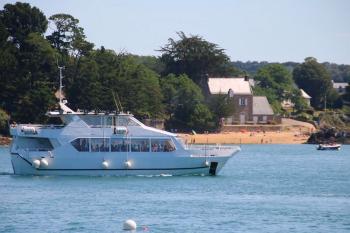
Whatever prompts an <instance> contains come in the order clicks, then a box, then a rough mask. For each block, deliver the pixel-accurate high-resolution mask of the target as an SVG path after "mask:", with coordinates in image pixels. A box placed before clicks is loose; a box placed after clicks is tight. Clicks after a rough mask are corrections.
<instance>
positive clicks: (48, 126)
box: [10, 124, 65, 129]
mask: <svg viewBox="0 0 350 233" xmlns="http://www.w3.org/2000/svg"><path fill="white" fill-rule="evenodd" d="M23 126H26V127H35V128H36V129H62V128H63V127H64V126H65V125H52V124H51V125H41V124H11V125H10V127H11V128H12V129H14V128H17V127H18V128H21V127H23Z"/></svg>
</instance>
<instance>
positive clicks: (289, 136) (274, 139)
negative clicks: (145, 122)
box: [180, 132, 309, 144]
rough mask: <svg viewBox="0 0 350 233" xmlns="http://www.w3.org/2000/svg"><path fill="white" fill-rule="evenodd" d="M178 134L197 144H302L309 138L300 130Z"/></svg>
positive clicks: (186, 140) (188, 141)
mask: <svg viewBox="0 0 350 233" xmlns="http://www.w3.org/2000/svg"><path fill="white" fill-rule="evenodd" d="M180 136H181V137H182V138H183V139H184V140H185V142H187V143H198V144H204V143H209V144H216V143H219V144H302V143H305V142H306V141H307V139H308V138H309V135H307V134H304V133H300V132H265V133H263V132H259V133H249V132H243V133H242V132H229V133H215V134H212V133H210V134H196V135H189V134H180Z"/></svg>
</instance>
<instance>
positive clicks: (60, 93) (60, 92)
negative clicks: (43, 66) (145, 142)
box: [58, 66, 64, 103]
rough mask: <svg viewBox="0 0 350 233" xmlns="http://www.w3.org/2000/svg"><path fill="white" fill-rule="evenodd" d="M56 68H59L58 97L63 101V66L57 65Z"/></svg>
mask: <svg viewBox="0 0 350 233" xmlns="http://www.w3.org/2000/svg"><path fill="white" fill-rule="evenodd" d="M58 69H59V70H60V89H59V98H60V103H63V101H62V99H63V98H62V88H63V85H62V79H63V75H62V70H63V69H64V66H58Z"/></svg>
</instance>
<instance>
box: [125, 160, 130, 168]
mask: <svg viewBox="0 0 350 233" xmlns="http://www.w3.org/2000/svg"><path fill="white" fill-rule="evenodd" d="M124 164H125V167H126V168H130V167H131V162H130V161H128V160H127V161H125V163H124Z"/></svg>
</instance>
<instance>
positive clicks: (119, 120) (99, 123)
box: [79, 115, 140, 128]
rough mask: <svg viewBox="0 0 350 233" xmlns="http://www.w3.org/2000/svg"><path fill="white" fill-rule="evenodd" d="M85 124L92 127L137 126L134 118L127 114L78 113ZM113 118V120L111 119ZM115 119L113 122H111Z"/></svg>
mask: <svg viewBox="0 0 350 233" xmlns="http://www.w3.org/2000/svg"><path fill="white" fill-rule="evenodd" d="M79 117H80V118H81V119H82V120H83V121H84V122H85V123H86V124H87V125H89V126H90V127H94V128H101V127H111V126H112V125H116V126H138V125H140V122H138V121H137V120H136V119H135V118H133V117H130V116H129V115H119V116H106V115H80V116H79ZM113 118H114V120H113ZM113 121H115V122H113Z"/></svg>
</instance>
